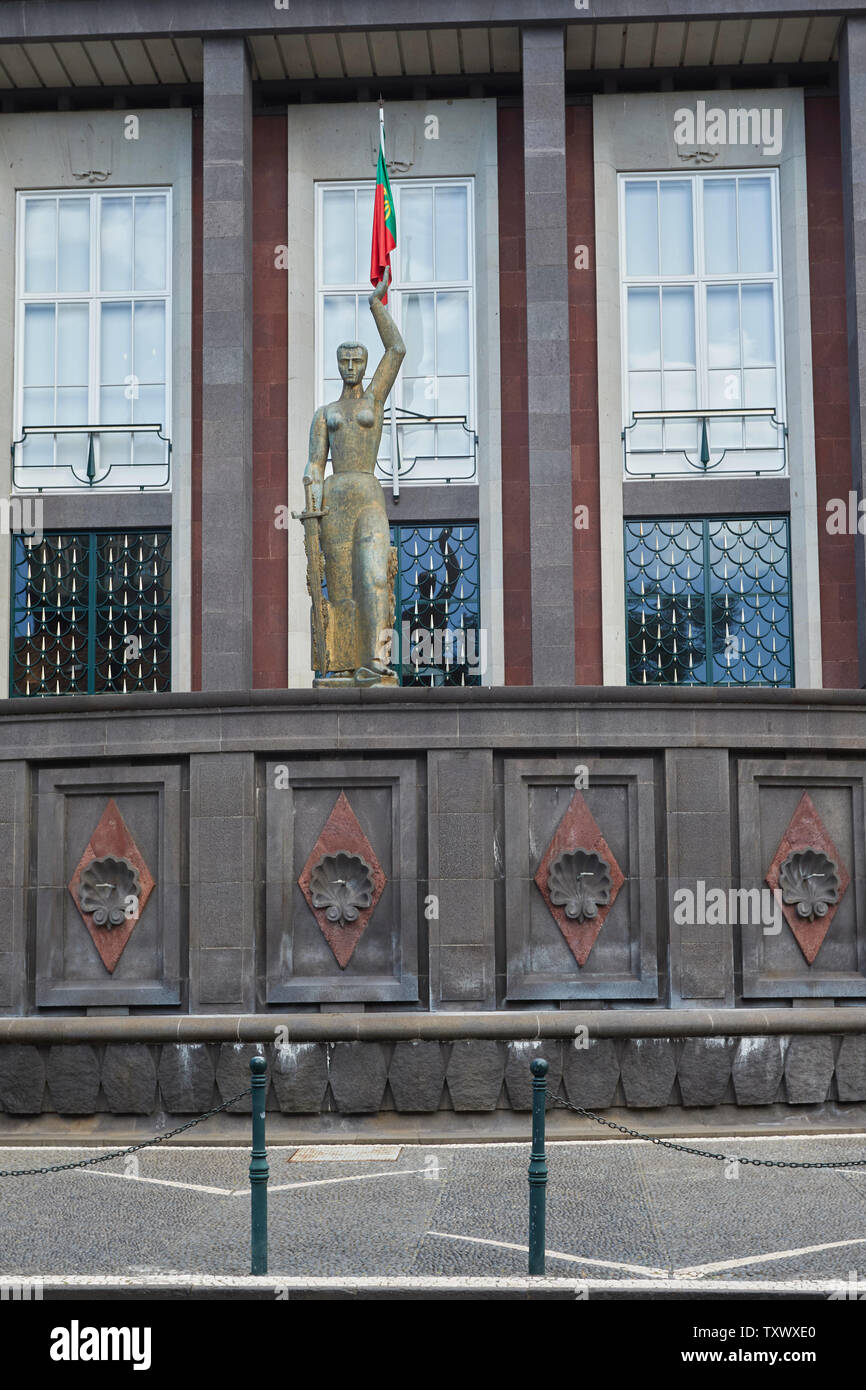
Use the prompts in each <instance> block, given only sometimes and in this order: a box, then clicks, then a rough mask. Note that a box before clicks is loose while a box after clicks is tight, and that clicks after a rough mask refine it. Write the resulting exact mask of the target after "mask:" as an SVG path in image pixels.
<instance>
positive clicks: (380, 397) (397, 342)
mask: <svg viewBox="0 0 866 1390" xmlns="http://www.w3.org/2000/svg"><path fill="white" fill-rule="evenodd" d="M390 283H391V271H390V269H388V268H386V270H385V278H384V280H380V281H379V283H378V285H377V286H376V288H375V289H374V291H373V293H372V294H371V295H370V311H371V313H372V315H373V318H374V319H375V321H376V327H377V328H378V330H379V337H380V338H381V339H382V343H383V345H384V348H385V353H384V356H383V357H382V361H381V362H380V363H379V365H378V367H377V368H376V371H375V372H374V374H373V380H372V381H371V382H370V390H371V392H372V393H373V396H374V398H375V399H376V400H377V401H378V402H379V403H380V404H382V405H384V403H385V401H386V400H387V399H388V396H389V394H390V392H391V387H392V386H393V385H394V382H395V381H396V380H397V373H398V372H399V370H400V366H401V364H402V361H403V358H404V357H405V356H406V344H405V343H404V342H403V339H402V338H401V336H400V330H399V328H398V327H397V325H396V323H395V322H394V320H393V319H392V317H391V315H390V314H389V313H388V310H387V309H386V308H385V305H384V304H383V303H382V296H383V295H384V294H386V293H387V290H388V286H389V285H390Z"/></svg>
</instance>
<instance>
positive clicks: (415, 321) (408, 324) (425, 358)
mask: <svg viewBox="0 0 866 1390" xmlns="http://www.w3.org/2000/svg"><path fill="white" fill-rule="evenodd" d="M403 321H404V325H405V326H404V333H403V336H404V338H405V339H406V363H405V368H404V370H405V373H406V375H407V376H433V374H434V371H435V362H434V354H433V295H432V294H404V296H403Z"/></svg>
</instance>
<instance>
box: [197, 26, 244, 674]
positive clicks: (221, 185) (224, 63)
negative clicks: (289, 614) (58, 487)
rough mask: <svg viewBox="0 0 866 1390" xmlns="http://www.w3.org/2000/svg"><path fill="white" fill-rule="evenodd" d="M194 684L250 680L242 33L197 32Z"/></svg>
mask: <svg viewBox="0 0 866 1390" xmlns="http://www.w3.org/2000/svg"><path fill="white" fill-rule="evenodd" d="M203 147H204V170H203V205H204V206H203V229H202V231H203V235H202V246H203V254H202V259H203V267H202V269H203V286H202V291H203V292H202V304H203V323H202V416H203V420H202V518H201V523H202V525H201V529H202V577H201V587H202V615H201V618H202V638H201V641H202V688H203V689H204V690H249V689H250V688H251V686H252V606H253V597H252V588H253V562H252V555H253V543H252V389H253V370H252V321H253V305H252V90H251V85H250V70H249V59H248V56H247V48H246V43H245V41H244V39H242V38H237V39H205V41H204V132H203Z"/></svg>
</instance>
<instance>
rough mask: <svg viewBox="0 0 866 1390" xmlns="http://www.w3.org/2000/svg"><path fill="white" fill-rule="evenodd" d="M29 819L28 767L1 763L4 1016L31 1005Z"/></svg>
mask: <svg viewBox="0 0 866 1390" xmlns="http://www.w3.org/2000/svg"><path fill="white" fill-rule="evenodd" d="M29 818H30V797H29V790H28V777H27V764H26V763H25V762H8V763H3V764H0V846H2V849H0V1015H2V1014H4V1013H12V1014H17V1013H24V1012H25V1010H26V1006H27V942H26V936H27V917H26V911H25V895H26V892H27V888H26V884H27V860H28V854H29V835H30V824H29Z"/></svg>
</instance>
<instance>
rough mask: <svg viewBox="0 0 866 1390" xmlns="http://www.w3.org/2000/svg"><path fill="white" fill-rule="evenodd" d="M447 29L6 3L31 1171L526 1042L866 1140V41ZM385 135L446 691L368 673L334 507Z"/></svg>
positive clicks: (624, 3)
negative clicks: (341, 374)
mask: <svg viewBox="0 0 866 1390" xmlns="http://www.w3.org/2000/svg"><path fill="white" fill-rule="evenodd" d="M335 8H336V10H338V11H342V8H343V7H341V6H337V7H335ZM451 8H452V7H451V6H450V5H449V4H445V3H443V4H441V5H436V4H434V5H432V6H427V7H425V13H424V14H423V15H421V14H420V12H418V13H415V11H414V9H413V7H411V6H410V7H406V6H405V5H403V6H396V5H395V6H390V7H389V6H388V5H387V4H385V5H384V7H383V4H381V3H380V4H379V5H378V6H376V7H371V8H370V9H369V12H367V9H366V8H365V6H364V5H358V4H356V5H354V6H352V7H346V12H345V15H344V16H342V15H341V17H340V22H338V21H337V19H334V20H333V22H329V23H328V24H323V23H322V22H320V14H319V13H318V12H317V7H316V6H314V5H312V4H308V3H306V0H293V4H292V5H291V6H290V7H288V6H283V5H281V4H280V3H279V2H277V3H275V4H272V5H269V4H266V3H264V0H236V3H235V4H234V5H233V6H231V7H229V8H228V9H226V8H224V7H221V6H215V5H213V4H207V5H205V4H202V3H199V2H198V0H183V3H182V4H181V5H180V8H179V13H175V10H177V6H174V7H172V6H170V5H169V4H167V3H163V2H162V0H154V3H152V4H150V5H148V6H147V7H138V9H137V11H136V13H134V14H132V13H129V10H130V7H127V6H123V5H120V4H117V3H114V0H104V2H102V3H98V2H97V0H75V3H65V4H62V5H61V4H54V5H52V4H41V5H39V6H38V7H32V6H30V5H29V4H27V3H25V4H23V5H18V6H7V7H5V11H4V13H3V14H0V153H2V158H0V344H2V346H0V354H2V357H0V429H4V430H5V431H6V433H7V435H8V438H9V443H10V451H9V462H8V464H4V465H3V471H4V474H5V476H4V477H3V478H2V479H0V500H2V499H8V501H5V503H3V505H4V506H5V511H6V515H5V517H4V518H3V520H4V522H5V524H4V525H3V526H2V528H0V530H2V534H0V687H2V691H3V694H4V699H3V700H2V702H0V728H2V737H0V760H2V762H0V778H2V788H3V794H2V797H0V830H2V833H3V836H4V839H5V843H6V846H7V853H6V854H5V855H4V856H3V858H2V861H0V864H2V867H0V872H5V873H6V879H5V892H4V895H3V899H4V906H3V912H2V918H0V920H2V929H0V1107H2V1111H3V1112H6V1113H4V1114H2V1115H0V1119H2V1121H3V1126H4V1129H3V1132H4V1133H17V1132H19V1130H18V1129H16V1126H22V1125H23V1130H20V1132H22V1133H24V1132H27V1126H28V1124H30V1123H31V1121H29V1120H26V1119H25V1118H24V1117H27V1116H34V1115H37V1114H39V1113H41V1112H42V1111H46V1112H49V1113H52V1114H53V1113H57V1114H60V1115H68V1114H92V1113H106V1114H116V1115H120V1116H123V1115H127V1114H130V1113H141V1114H151V1113H152V1112H155V1111H157V1110H159V1109H162V1110H168V1111H177V1112H190V1111H192V1110H195V1109H205V1108H207V1107H208V1105H209V1104H210V1102H211V1100H212V1099H213V1098H214V1095H215V1094H217V1095H222V1094H231V1093H232V1088H233V1086H235V1085H236V1083H237V1079H238V1068H241V1070H242V1068H243V1065H245V1060H244V1058H245V1054H243V1052H242V1050H241V1051H238V1049H237V1048H236V1047H235V1046H234V1044H236V1043H240V1042H241V1041H245V1042H246V1043H248V1044H249V1046H259V1045H262V1044H264V1043H266V1042H270V1041H272V1040H273V1039H274V1037H275V1029H279V1028H280V1027H282V1028H283V1041H282V1042H281V1043H278V1044H277V1045H275V1047H274V1050H273V1052H272V1056H273V1060H274V1073H275V1080H274V1089H273V1091H272V1093H271V1104H272V1105H273V1107H274V1108H275V1109H280V1110H282V1111H283V1112H284V1113H286V1114H289V1115H301V1116H302V1115H304V1114H311V1115H313V1116H317V1115H318V1114H319V1112H320V1111H322V1112H335V1113H348V1114H357V1113H374V1112H378V1111H379V1110H382V1109H385V1110H389V1109H390V1110H397V1111H401V1110H405V1111H413V1110H420V1111H425V1110H426V1111H430V1112H434V1111H438V1110H442V1109H446V1110H453V1111H455V1112H460V1111H467V1112H473V1111H488V1110H489V1111H493V1110H496V1109H497V1108H498V1109H506V1110H507V1109H509V1108H513V1109H521V1108H525V1105H526V1104H528V1090H527V1088H526V1084H525V1077H524V1075H523V1073H524V1072H525V1070H526V1068H525V1065H524V1063H525V1061H526V1060H527V1055H530V1054H531V1049H532V1048H545V1049H547V1053H548V1055H549V1057H550V1059H551V1061H552V1062H553V1064H554V1075H555V1076H556V1077H557V1081H556V1084H557V1086H558V1085H562V1086H564V1087H565V1092H566V1094H568V1096H569V1097H570V1098H571V1099H572V1100H576V1101H577V1102H578V1103H581V1104H593V1105H596V1106H610V1105H614V1104H619V1105H626V1106H638V1107H642V1108H650V1109H653V1108H664V1107H667V1106H671V1105H673V1106H678V1105H687V1106H689V1105H726V1104H730V1105H734V1104H736V1105H740V1106H770V1107H772V1106H773V1105H776V1104H787V1105H789V1106H819V1107H825V1109H826V1108H827V1107H830V1108H833V1107H839V1106H842V1107H849V1110H848V1111H847V1112H845V1113H849V1114H850V1113H853V1112H852V1110H851V1109H850V1107H854V1108H856V1107H857V1106H858V1105H859V1104H860V1103H861V1102H862V1103H866V1005H864V1001H866V696H864V693H863V691H864V686H866V550H864V535H866V505H864V500H863V499H864V497H866V487H864V466H866V463H864V448H863V445H864V434H866V373H864V368H863V366H862V363H861V342H862V341H863V340H864V335H866V289H864V284H866V269H864V266H866V230H864V219H866V207H864V203H863V196H864V195H863V188H864V185H866V171H864V168H863V161H864V158H866V157H864V155H863V153H862V150H863V148H864V141H863V139H862V135H863V122H864V116H863V111H864V109H866V105H864V103H866V5H863V4H860V3H856V4H850V5H847V6H844V7H838V6H832V5H831V4H828V5H826V6H825V5H818V4H816V3H814V0H813V3H811V4H809V3H797V0H787V3H785V4H784V5H782V4H776V3H773V0H763V3H762V4H761V6H760V7H759V8H756V9H753V10H752V11H750V12H749V14H748V15H741V14H736V13H733V12H732V13H731V14H727V13H726V14H723V15H719V14H714V13H712V12H711V10H710V8H709V7H708V6H707V5H706V4H704V3H702V0H676V3H673V4H671V3H668V4H666V5H665V6H663V7H662V6H659V5H657V4H655V3H654V0H617V3H613V4H609V5H604V6H603V7H602V6H598V7H594V6H593V5H592V4H591V0H590V3H587V4H577V3H576V4H574V5H573V6H564V5H563V4H561V3H559V4H554V3H550V2H549V0H539V3H534V4H531V3H528V0H523V3H520V0H515V3H503V4H500V5H499V6H498V7H497V17H496V19H495V21H492V20H491V19H490V16H489V7H481V6H473V4H472V3H467V4H464V5H463V6H462V7H461V16H460V18H459V20H457V19H456V18H455V16H454V15H453V14H450V13H449V10H451ZM142 9H146V11H147V13H146V15H144V14H142V13H141V10H142ZM229 9H230V12H229ZM428 10H429V11H430V13H429V14H428V13H427V11H428ZM662 11H663V12H662ZM343 20H345V22H342V21H343ZM143 25H145V26H148V27H147V28H143V27H142V26H143ZM380 98H381V99H382V101H383V103H384V111H385V128H386V152H387V158H388V165H389V173H390V179H391V186H392V190H393V194H394V201H395V209H396V216H397V228H398V233H397V250H396V253H395V255H394V257H393V266H394V286H393V289H392V291H391V296H390V307H391V311H392V313H393V315H394V317H395V319H396V321H397V323H398V325H399V327H400V329H401V332H402V334H403V337H404V338H405V340H406V344H407V356H406V360H405V363H404V366H403V369H402V371H401V374H400V378H399V380H398V384H397V387H396V388H395V392H394V396H393V398H392V402H391V407H390V412H389V418H388V421H387V425H386V429H385V430H384V432H383V443H382V449H381V451H380V456H379V462H378V466H377V472H378V474H379V476H380V481H381V484H382V487H383V489H384V492H385V497H386V503H387V508H388V515H389V519H390V523H391V532H392V544H393V545H394V546H395V548H396V552H397V578H396V598H397V615H396V619H395V631H394V634H393V640H392V646H391V652H392V661H393V665H394V669H395V671H396V674H397V677H398V681H399V686H400V688H399V689H397V690H393V689H382V690H368V691H360V690H358V691H352V692H350V693H343V692H338V691H334V690H319V689H313V688H312V681H313V673H312V671H311V669H310V619H309V594H308V591H307V581H306V567H305V556H304V545H303V532H302V528H301V526H300V525H299V523H298V522H297V521H296V520H294V519H293V517H292V513H293V512H298V511H301V510H302V508H303V503H304V498H303V487H302V475H303V471H304V467H305V464H306V459H307V439H308V433H309V425H310V420H311V418H312V415H313V412H314V410H315V409H316V408H317V406H319V405H320V404H322V403H323V402H324V401H326V400H330V399H333V398H334V396H335V395H336V394H338V390H339V382H338V380H337V373H336V369H335V352H336V348H337V346H338V344H339V343H341V342H343V341H345V340H347V339H356V338H357V339H358V340H360V341H361V342H363V343H364V344H365V345H367V346H368V347H369V350H370V359H371V370H372V367H373V366H374V364H375V360H376V359H375V357H374V353H375V351H376V345H375V335H374V334H373V332H372V328H373V325H372V321H371V319H370V316H369V312H368V308H367V296H368V295H369V293H370V288H371V286H370V282H369V240H370V231H371V223H372V201H373V188H374V183H375V169H376V159H377V154H378V139H379V124H378V112H379V100H380ZM858 132H859V134H858ZM861 329H862V332H861ZM391 417H393V418H391ZM342 1014H347V1015H351V1019H341V1018H339V1017H338V1015H342ZM289 1016H290V1018H289V1021H288V1022H285V1020H286V1019H287V1018H288V1017H289ZM281 1021H282V1022H281ZM527 1048H529V1049H530V1054H527ZM557 1069H558V1070H557ZM215 1087H216V1092H215V1089H214V1088H215ZM16 1117H20V1118H16ZM317 1123H318V1121H317ZM322 1123H323V1124H324V1123H325V1121H322Z"/></svg>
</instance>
